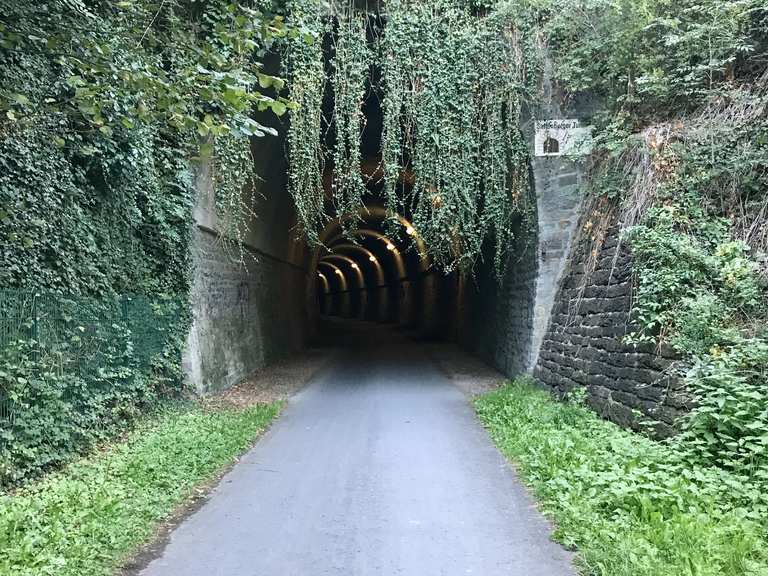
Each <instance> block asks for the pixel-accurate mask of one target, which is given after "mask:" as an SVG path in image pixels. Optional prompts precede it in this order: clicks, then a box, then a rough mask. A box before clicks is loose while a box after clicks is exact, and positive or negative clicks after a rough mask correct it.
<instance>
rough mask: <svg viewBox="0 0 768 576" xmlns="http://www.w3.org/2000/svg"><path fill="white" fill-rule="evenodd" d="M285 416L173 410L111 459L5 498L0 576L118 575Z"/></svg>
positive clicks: (264, 409) (97, 458) (1, 500)
mask: <svg viewBox="0 0 768 576" xmlns="http://www.w3.org/2000/svg"><path fill="white" fill-rule="evenodd" d="M279 410H280V406H279V404H277V403H276V404H271V405H257V406H253V407H250V408H247V409H245V410H233V409H224V410H215V411H213V410H209V411H204V410H203V409H201V408H199V407H194V408H185V409H174V410H170V411H168V412H166V413H164V414H162V415H161V416H159V417H157V418H153V419H152V420H151V421H148V422H146V423H144V424H143V425H142V426H140V427H139V428H138V429H137V430H135V431H134V432H133V433H132V434H131V435H130V436H129V437H128V438H127V440H126V441H124V442H120V443H119V444H116V445H114V446H113V447H111V448H109V449H107V450H106V451H104V452H102V453H100V454H96V455H94V456H91V457H88V458H85V459H83V460H81V461H79V462H76V463H74V464H72V465H70V466H68V467H67V468H65V469H64V470H62V471H61V472H58V473H55V474H52V475H50V476H49V477H47V478H45V479H44V480H42V481H40V482H39V483H37V484H35V485H33V486H31V487H28V488H26V489H24V490H23V491H20V492H17V493H15V494H4V495H0V575H2V576H11V575H12V576H44V575H55V576H97V575H98V576H101V575H106V574H111V573H113V571H114V570H115V568H116V567H118V566H119V565H120V563H121V561H123V560H124V559H125V558H126V557H127V556H128V555H130V554H131V553H132V552H134V551H135V550H136V549H137V548H138V547H139V546H141V545H142V544H143V543H145V542H146V541H147V540H149V539H151V538H152V536H153V533H154V531H155V530H156V528H157V526H158V525H159V523H160V522H161V521H162V520H163V519H166V518H167V517H168V516H169V515H170V514H171V513H172V512H173V511H174V510H175V509H176V508H177V507H178V506H179V505H180V504H182V503H184V502H185V501H186V500H187V499H188V498H189V497H190V495H191V494H192V493H193V491H194V489H195V487H197V486H200V485H201V484H203V483H205V482H206V481H210V480H211V479H213V478H215V476H216V474H217V473H218V472H219V471H221V470H222V468H224V467H225V466H226V465H227V464H229V463H231V462H232V461H233V458H235V457H236V456H237V455H239V454H241V453H242V452H243V451H244V450H246V449H247V448H248V447H249V446H250V445H251V444H252V442H253V441H254V439H255V438H256V437H257V436H258V435H259V434H260V433H261V432H263V431H264V430H265V429H266V427H267V426H268V425H269V423H270V422H271V421H272V420H273V419H274V418H275V417H276V416H277V414H278V412H279Z"/></svg>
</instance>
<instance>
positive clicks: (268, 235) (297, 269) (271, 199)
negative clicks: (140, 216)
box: [184, 119, 316, 393]
mask: <svg viewBox="0 0 768 576" xmlns="http://www.w3.org/2000/svg"><path fill="white" fill-rule="evenodd" d="M264 122H268V119H265V120H264ZM281 132H284V130H281ZM253 157H254V159H255V170H256V173H257V174H259V176H260V179H259V183H258V189H256V190H244V191H243V194H244V195H252V197H253V199H254V202H255V203H256V205H255V207H254V212H255V213H256V215H257V217H256V219H254V220H252V221H251V222H249V225H248V231H247V233H244V234H243V236H244V237H243V238H241V239H240V240H241V241H242V242H241V243H240V244H236V245H233V244H230V245H228V246H226V245H225V244H223V242H222V240H221V239H220V237H219V232H218V230H219V221H218V217H217V211H216V209H215V192H214V190H213V183H212V176H211V172H210V165H203V166H201V167H200V170H199V173H198V178H197V188H198V202H197V206H196V207H195V228H194V231H193V234H194V236H193V242H192V261H193V286H192V295H191V300H192V302H191V303H192V313H193V324H192V328H191V330H190V333H189V336H188V339H187V348H186V351H185V357H184V368H185V372H186V375H187V379H188V382H189V385H190V387H192V388H194V389H196V390H197V391H198V392H200V393H207V392H212V391H216V390H222V389H225V388H228V387H230V386H232V385H234V384H236V383H238V382H240V381H241V380H243V379H245V378H247V377H248V376H250V375H251V374H252V373H253V372H254V371H256V370H258V369H260V368H263V367H264V366H266V365H267V364H269V363H271V362H273V361H274V360H277V359H279V358H281V357H284V356H286V355H289V354H291V353H294V352H296V351H298V350H300V349H301V348H302V347H303V346H304V345H305V343H306V341H307V340H308V339H309V338H310V328H311V325H312V322H311V318H313V317H314V315H316V311H315V310H312V309H311V307H312V306H313V305H314V303H315V299H314V292H312V293H311V298H310V297H309V296H310V290H309V289H308V287H309V286H312V284H311V283H310V282H309V279H308V278H309V277H308V271H307V267H308V262H307V258H308V255H307V254H308V253H307V249H306V246H305V245H304V243H302V242H297V241H296V238H295V237H294V236H293V233H292V230H293V229H294V228H295V213H294V209H293V204H292V202H291V198H290V195H289V194H288V193H287V192H286V166H285V155H284V154H283V142H282V141H281V140H279V139H266V138H264V139H258V140H256V141H254V142H253Z"/></svg>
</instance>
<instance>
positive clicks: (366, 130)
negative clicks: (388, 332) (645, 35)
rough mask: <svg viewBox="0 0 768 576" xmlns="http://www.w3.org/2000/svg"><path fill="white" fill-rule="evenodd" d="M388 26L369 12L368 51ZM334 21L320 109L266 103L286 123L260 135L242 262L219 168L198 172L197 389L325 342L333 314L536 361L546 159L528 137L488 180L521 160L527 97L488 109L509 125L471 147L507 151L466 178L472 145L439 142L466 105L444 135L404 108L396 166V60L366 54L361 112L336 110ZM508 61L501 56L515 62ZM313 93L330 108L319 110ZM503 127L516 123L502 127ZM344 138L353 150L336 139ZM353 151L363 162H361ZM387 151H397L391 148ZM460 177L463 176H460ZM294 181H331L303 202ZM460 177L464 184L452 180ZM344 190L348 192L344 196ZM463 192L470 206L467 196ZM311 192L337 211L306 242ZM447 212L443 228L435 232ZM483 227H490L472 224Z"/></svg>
mask: <svg viewBox="0 0 768 576" xmlns="http://www.w3.org/2000/svg"><path fill="white" fill-rule="evenodd" d="M436 17H438V18H439V15H437V16H436ZM473 17H474V16H473ZM388 25H389V24H388V23H387V22H385V21H384V19H383V18H382V17H381V16H379V15H378V14H368V15H366V16H365V25H364V31H365V34H364V36H365V40H364V43H365V44H366V45H367V48H365V49H366V50H368V51H369V52H375V51H376V50H379V49H380V48H379V46H380V42H381V40H382V36H381V35H382V29H383V30H384V34H386V30H387V26H388ZM324 30H325V31H324V32H323V34H322V36H321V39H322V42H321V46H320V48H322V50H321V54H320V58H321V62H320V66H319V67H318V70H319V71H320V74H321V75H324V76H325V78H324V80H322V82H319V83H316V84H307V85H306V86H311V87H312V90H314V91H313V92H312V93H311V96H312V98H309V100H308V101H302V104H306V105H308V106H309V109H310V111H311V112H312V114H313V115H312V116H311V117H309V116H296V115H291V114H288V115H287V116H288V119H287V122H286V120H285V119H283V120H281V121H280V120H276V119H274V118H272V117H268V115H264V116H259V117H258V120H259V122H263V123H264V125H266V126H270V127H274V128H275V129H276V131H277V133H278V134H279V136H278V137H277V138H275V139H270V140H267V139H252V142H251V145H252V151H253V154H252V155H253V158H254V160H255V171H256V173H257V174H259V175H260V180H259V181H258V182H255V183H254V185H253V186H254V188H253V189H249V190H246V191H244V195H245V196H247V197H248V199H249V201H250V202H252V204H253V214H254V217H253V218H252V220H251V221H250V222H249V223H248V230H247V233H246V234H245V238H244V239H243V242H242V244H243V251H242V254H244V255H245V258H244V259H245V266H243V265H242V264H243V263H242V262H234V261H232V260H231V258H229V257H228V256H227V255H226V254H223V253H222V252H221V250H220V248H219V246H218V244H217V242H216V240H217V238H219V237H220V236H221V234H220V233H219V232H218V230H219V228H220V226H219V223H218V222H217V219H216V215H215V209H214V206H215V198H214V197H212V196H213V195H212V194H210V193H207V192H208V190H209V189H212V188H214V185H213V184H212V183H211V182H212V180H213V178H214V176H213V175H212V174H211V173H205V172H203V174H202V175H201V179H200V185H199V187H200V189H201V192H202V193H201V195H200V198H199V200H198V208H197V210H196V217H197V220H198V231H197V233H198V234H197V235H198V238H197V245H198V248H199V249H198V250H197V251H196V254H195V266H196V270H197V272H196V278H197V281H196V284H195V288H194V294H193V296H194V299H195V301H196V302H195V308H196V311H195V325H194V327H193V330H192V333H191V335H190V338H189V343H188V347H189V350H190V353H189V354H188V356H189V367H188V373H190V374H191V375H192V379H193V381H195V383H196V386H197V387H198V388H199V389H202V390H210V389H216V388H222V387H227V386H229V385H231V384H232V383H234V382H237V381H239V380H242V379H243V378H245V377H247V375H248V374H249V373H251V372H252V371H253V370H255V369H258V368H261V367H262V366H264V365H266V364H268V363H270V362H272V361H273V360H276V359H278V358H280V357H283V356H285V355H286V354H290V353H292V352H297V351H299V350H301V349H302V348H303V347H305V346H307V345H311V344H312V343H313V342H314V343H316V342H322V341H323V338H324V334H323V330H322V326H323V324H324V323H323V322H322V320H323V319H328V318H337V319H344V320H349V321H355V322H360V323H361V324H359V326H361V327H365V326H368V327H370V328H371V329H374V327H376V326H379V325H382V324H386V325H392V326H395V327H398V328H402V329H407V330H409V331H413V333H415V334H416V335H417V336H418V337H419V338H420V339H443V340H448V341H454V342H457V343H459V344H461V345H462V346H463V347H464V348H466V349H468V350H469V351H470V352H472V353H474V354H475V355H477V356H479V357H481V358H482V359H484V360H485V361H486V362H488V363H489V364H491V365H493V366H495V367H497V368H499V369H501V370H502V371H503V372H505V373H507V374H514V373H520V372H523V371H526V370H528V369H529V368H530V367H531V366H530V361H531V349H532V333H533V331H534V327H535V321H534V314H535V305H534V302H535V301H536V298H537V293H536V278H537V271H538V265H539V251H538V249H537V234H538V229H537V224H536V202H535V200H534V199H533V192H532V181H531V178H532V173H533V171H532V170H531V164H530V159H529V158H528V156H527V154H526V152H525V151H524V150H523V151H521V150H520V149H519V148H516V150H517V152H516V154H517V155H516V156H515V157H514V161H515V162H516V163H517V164H516V166H517V168H515V169H514V170H511V171H510V172H509V173H508V174H507V180H505V183H506V184H505V185H506V187H505V188H504V189H503V190H502V189H494V191H493V194H490V195H489V191H490V190H491V188H492V187H493V186H494V185H495V184H494V182H495V181H494V180H493V174H494V173H495V172H498V171H499V170H502V168H503V167H504V166H506V162H509V161H511V159H510V158H509V157H507V156H506V154H507V153H508V152H509V150H507V148H505V146H507V144H508V143H509V142H512V141H515V142H517V139H520V138H522V136H521V132H520V127H519V123H518V121H517V118H516V117H513V114H515V113H519V110H518V111H517V112H513V110H512V109H511V108H509V107H505V108H504V109H498V110H494V111H491V112H488V111H487V110H486V112H485V113H487V114H489V116H487V117H485V116H483V117H482V120H481V124H482V128H483V130H484V131H486V132H488V131H493V130H496V131H497V133H495V134H496V136H494V138H495V137H497V136H498V138H497V139H496V140H494V139H492V138H491V139H489V138H486V137H485V136H484V135H480V136H477V138H478V139H477V141H476V142H474V141H473V142H472V149H473V150H474V149H475V148H477V147H478V146H479V147H481V148H482V147H487V148H489V149H492V148H493V146H501V148H499V149H497V150H496V153H495V154H496V156H494V155H490V156H487V157H486V156H478V157H477V158H484V159H485V160H487V162H488V163H487V164H483V165H478V166H472V170H471V178H468V179H466V178H465V177H466V174H464V175H463V176H462V174H463V173H459V172H460V171H456V170H452V168H451V162H457V163H458V162H464V163H466V162H467V159H466V158H459V157H458V156H457V157H456V158H451V157H450V154H446V153H445V150H443V148H441V146H442V144H440V142H441V137H442V136H445V137H446V138H448V140H449V141H450V142H451V146H453V145H454V144H455V143H456V142H460V141H461V132H462V131H463V130H466V129H467V127H466V124H465V123H463V122H462V119H461V118H459V117H456V114H455V113H454V112H455V106H453V105H452V104H450V103H448V104H450V105H446V106H443V105H442V104H440V103H439V102H438V103H437V104H435V106H436V110H438V111H439V112H440V114H443V115H445V116H446V117H448V116H451V117H452V120H451V122H453V123H454V124H453V125H452V126H451V127H449V128H447V129H446V130H447V132H446V133H445V134H441V132H440V130H441V129H440V128H439V127H435V131H434V134H433V133H425V132H423V131H422V132H419V131H418V130H417V129H416V127H415V126H413V125H411V124H409V123H410V122H412V121H415V119H414V118H412V117H409V116H408V114H407V113H406V112H405V111H404V112H403V118H402V126H400V128H403V130H402V131H401V132H398V133H397V135H396V136H397V138H396V139H397V140H398V143H397V147H398V150H399V152H398V156H397V158H395V159H394V169H393V165H392V164H391V163H389V164H388V163H387V161H386V158H385V150H384V149H385V148H386V146H385V142H384V141H385V132H386V130H387V129H389V130H390V133H389V134H390V145H391V137H392V134H391V130H392V129H393V128H392V118H391V116H390V117H389V120H388V119H387V110H388V109H389V110H391V106H392V104H391V102H389V101H388V98H391V96H392V94H391V93H389V92H387V90H388V89H391V87H392V83H391V81H390V83H389V85H388V84H387V82H386V81H382V77H383V75H384V71H383V70H382V61H383V60H382V59H381V58H373V59H372V60H371V63H370V65H368V64H366V67H365V68H364V69H365V71H366V72H365V73H364V75H363V76H364V77H363V81H362V84H361V86H362V89H361V92H360V93H359V94H356V96H355V97H357V98H359V101H358V102H357V103H354V105H353V106H351V107H350V106H348V105H349V104H350V102H348V101H345V106H347V107H348V108H350V112H349V114H351V115H352V117H353V118H354V122H352V124H349V118H347V119H346V120H344V119H343V118H341V117H340V116H339V113H338V110H337V104H338V103H337V102H336V99H337V98H339V97H343V94H342V95H341V96H340V94H339V91H338V90H334V87H333V85H332V84H333V82H332V76H333V74H336V73H338V71H339V70H343V66H342V64H343V63H340V61H339V58H341V56H339V52H340V51H341V50H342V48H340V46H339V42H338V38H336V36H335V35H336V34H339V33H340V28H339V26H338V22H337V23H336V24H334V25H333V26H331V27H330V29H324ZM359 48H360V47H359ZM361 49H362V48H361ZM310 51H311V50H310ZM497 64H498V65H499V67H500V68H499V69H500V70H503V69H505V66H507V63H504V62H499V63H497ZM316 71H317V70H316ZM293 80H294V85H295V84H296V79H293ZM310 80H311V79H310ZM422 80H424V82H426V81H427V80H429V79H426V80H425V79H423V78H419V77H414V78H412V79H411V80H409V82H410V84H409V86H410V87H411V89H412V90H414V91H418V90H421V89H422V88H423V82H422ZM420 82H422V83H421V84H420ZM435 82H437V83H439V79H437V80H435ZM288 85H289V86H290V85H291V78H289V80H288ZM302 86H304V85H302ZM318 94H319V96H320V98H319V100H320V102H319V103H318V102H316V100H317V98H316V96H318ZM433 96H434V97H435V98H438V97H439V96H440V90H437V89H435V92H434V94H433ZM476 96H477V94H474V95H473V94H469V99H470V100H473V99H475V100H476V99H477V98H475V97H476ZM491 96H492V94H491V93H489V94H485V95H484V97H488V98H490V97H491ZM448 97H449V96H448V95H446V98H448ZM313 103H315V104H318V106H319V108H317V109H312V106H313V105H314V104H313ZM388 107H389V108H388ZM304 109H305V110H306V109H307V108H306V106H305V108H304ZM456 109H458V108H456ZM345 122H346V124H345ZM387 122H389V128H387ZM491 122H495V123H496V124H495V125H491V124H490V123H491ZM298 123H301V129H302V130H304V129H305V128H306V129H307V130H305V131H304V132H301V134H303V135H304V136H305V137H307V138H308V139H309V140H311V141H312V142H313V143H312V145H311V146H309V147H306V148H302V152H304V153H306V154H305V155H304V156H301V157H300V160H302V161H304V160H306V162H307V163H308V164H307V165H309V166H310V167H311V168H312V170H313V172H312V173H311V174H304V175H305V176H307V178H306V179H299V180H296V179H295V178H294V176H295V174H294V173H292V172H291V170H292V168H291V166H292V165H296V162H291V146H293V144H292V142H293V141H292V140H291V138H294V137H295V133H294V134H293V135H292V130H293V129H294V128H295V127H296V126H295V125H297V124H298ZM350 126H351V127H352V128H351V129H350ZM307 127H308V128H307ZM500 127H501V128H503V129H504V130H506V132H504V133H499V132H498V130H499V129H500ZM409 130H411V131H409ZM451 138H453V139H455V141H454V140H450V139H451ZM425 141H429V142H433V143H434V147H433V148H434V149H430V150H431V152H430V154H431V155H430V156H428V157H425V156H423V155H422V156H421V157H420V156H419V154H423V153H424V150H421V152H419V150H418V143H419V142H421V143H423V142H425ZM302 142H303V141H302ZM341 145H343V146H345V147H346V149H347V150H348V153H349V154H348V156H344V155H343V154H341V155H340V154H339V153H337V150H338V147H339V146H341ZM523 148H525V143H523ZM438 156H440V160H441V161H444V163H443V164H440V166H443V167H444V168H445V172H444V173H443V172H440V173H429V172H428V170H429V166H425V162H426V163H427V164H429V162H431V159H434V158H437V157H438ZM350 158H352V159H354V160H355V161H354V162H349V159H350ZM472 158H475V157H474V156H472ZM500 158H501V159H500ZM389 160H390V162H391V161H392V160H393V158H392V156H391V154H390V156H389ZM485 160H484V161H485ZM494 162H495V163H494ZM301 166H302V167H303V168H302V169H304V167H306V166H305V165H304V164H301ZM435 166H437V164H435ZM350 170H354V171H355V173H354V174H351V173H349V171H350ZM345 171H346V172H345ZM467 173H469V172H467ZM425 174H427V175H426V176H425ZM345 178H352V179H355V180H356V179H358V178H359V179H360V180H361V181H362V189H355V190H353V192H354V194H352V196H354V195H355V194H358V195H359V198H358V199H357V200H355V199H354V198H353V201H352V202H351V205H352V206H354V209H353V210H346V209H345V207H349V205H350V202H348V201H347V200H349V198H348V197H347V196H348V195H349V193H350V190H349V189H346V190H340V188H339V187H340V186H342V185H344V182H345V181H346V180H345ZM462 178H465V179H464V180H461V179H462ZM459 180H460V181H461V182H462V186H463V187H462V188H460V189H458V188H457V187H456V185H455V182H454V181H459ZM296 182H301V183H302V185H306V186H309V187H311V186H315V187H316V188H317V189H318V190H314V189H313V191H312V193H313V194H314V193H315V192H318V193H319V196H317V197H312V196H311V195H310V197H309V199H308V200H309V203H308V204H303V205H300V204H299V203H298V202H297V199H296V195H295V194H296V190H295V186H296ZM425 182H427V184H425ZM449 188H451V189H452V191H448V192H446V191H445V190H448V189H449ZM391 190H394V191H395V192H396V198H395V200H394V201H393V199H392V197H391V196H388V194H390V192H389V191H391ZM494 194H495V195H494ZM339 195H341V196H344V198H346V200H345V201H343V202H340V201H338V196H339ZM345 195H346V196H345ZM424 198H427V201H426V202H427V203H426V204H424ZM518 201H519V202H521V204H525V205H526V206H528V208H527V209H526V210H521V211H520V212H519V213H518V212H512V213H505V214H504V215H503V218H501V219H497V217H498V212H500V211H501V212H503V211H504V210H510V206H513V205H516V204H515V202H518ZM419 202H421V204H419ZM461 203H468V204H471V206H469V208H468V207H467V205H468V204H467V205H464V206H463V208H462V206H459V204H461ZM502 205H503V206H502ZM308 206H309V207H314V208H313V209H314V210H315V211H316V212H318V213H320V214H321V217H320V219H319V220H320V221H321V222H322V223H323V224H324V226H323V227H322V229H321V230H319V231H318V232H317V236H316V238H315V240H316V242H312V241H309V242H308V241H307V240H308V238H309V236H308V235H307V234H306V232H307V229H306V226H307V222H306V220H305V219H303V218H304V216H303V215H302V210H306V209H307V207H308ZM496 208H498V210H496ZM462 210H464V211H463V212H462ZM473 210H474V212H473ZM468 214H469V216H468ZM438 220H439V221H440V222H439V227H441V228H440V231H439V233H436V225H435V222H437V221H438ZM475 228H476V229H477V231H478V232H477V234H476V235H475V236H473V235H472V234H473V232H472V230H474V229H475ZM310 240H311V239H310ZM440 241H442V242H443V243H444V245H443V246H442V247H441V249H442V252H440V251H439V250H434V247H435V244H436V242H440ZM499 245H501V248H502V250H501V251H500V250H499ZM467 253H471V254H472V256H471V258H469V257H467V258H466V259H465V260H463V262H462V264H461V265H456V264H455V262H451V265H449V266H446V265H445V263H446V260H445V257H446V256H447V259H448V260H449V261H451V259H453V258H455V259H456V260H460V259H461V258H464V257H465V256H466V254H467ZM441 255H442V257H443V258H444V259H443V260H442V261H440V257H441ZM500 269H501V270H503V273H502V274H499V270H500Z"/></svg>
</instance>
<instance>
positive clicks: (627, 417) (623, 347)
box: [534, 226, 686, 436]
mask: <svg viewBox="0 0 768 576" xmlns="http://www.w3.org/2000/svg"><path fill="white" fill-rule="evenodd" d="M593 249H594V250H596V253H594V255H596V257H597V259H596V264H595V265H592V264H591V263H590V262H589V260H590V258H589V257H590V255H591V254H592V250H593ZM632 288H633V285H632V259H631V254H630V252H629V249H628V247H627V246H626V245H624V244H622V243H621V242H620V236H619V230H618V227H615V226H614V227H612V228H609V229H608V231H607V233H606V234H605V239H604V241H603V242H602V243H601V244H600V245H598V246H596V247H593V246H591V245H590V243H589V242H585V241H584V242H581V243H580V244H578V245H576V246H575V247H574V249H573V251H572V253H571V259H570V262H569V265H568V267H567V269H566V271H565V273H564V275H563V278H562V280H561V282H560V285H559V289H558V292H557V295H556V297H555V304H554V307H553V309H552V317H551V320H550V323H549V328H548V330H547V332H546V335H545V336H544V340H543V343H542V346H541V350H540V354H539V359H538V362H537V365H536V367H535V369H534V377H535V378H536V379H537V380H539V381H540V382H541V383H543V384H544V385H546V386H547V387H550V388H552V389H554V390H555V391H556V392H557V393H559V394H565V393H567V392H569V391H571V390H572V389H574V388H577V387H584V388H586V391H587V401H588V403H589V405H590V406H591V407H592V408H593V409H594V410H595V411H596V412H598V413H599V414H600V415H601V416H602V417H604V418H607V419H609V420H612V421H614V422H616V423H618V424H620V425H622V426H628V427H637V426H638V425H639V423H640V422H641V421H643V420H648V419H651V420H653V421H656V422H658V424H657V425H656V433H657V434H659V435H662V436H663V435H668V434H669V433H671V432H672V430H673V425H674V422H675V420H676V418H677V417H678V416H680V415H681V413H682V412H683V411H684V410H685V409H686V398H685V395H684V394H683V392H682V389H681V386H682V383H681V380H680V378H679V376H678V370H679V363H678V362H677V358H676V356H675V354H674V353H673V351H672V350H670V349H668V348H665V347H662V348H661V349H660V350H658V349H657V348H656V346H654V345H652V344H649V345H645V344H644V345H640V346H634V345H629V344H625V343H623V337H624V336H625V335H627V334H628V333H630V332H632V331H633V326H632V323H631V314H630V311H631V306H632Z"/></svg>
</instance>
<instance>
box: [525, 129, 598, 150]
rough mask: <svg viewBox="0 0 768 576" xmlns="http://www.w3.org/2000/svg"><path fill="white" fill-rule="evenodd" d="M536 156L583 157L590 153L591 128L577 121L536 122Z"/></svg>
mask: <svg viewBox="0 0 768 576" xmlns="http://www.w3.org/2000/svg"><path fill="white" fill-rule="evenodd" d="M534 145H535V148H536V156H585V155H587V154H589V153H590V152H591V151H592V126H582V125H581V122H579V121H578V120H541V121H538V122H536V137H535V142H534Z"/></svg>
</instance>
